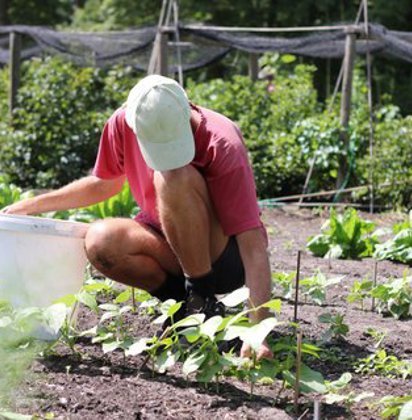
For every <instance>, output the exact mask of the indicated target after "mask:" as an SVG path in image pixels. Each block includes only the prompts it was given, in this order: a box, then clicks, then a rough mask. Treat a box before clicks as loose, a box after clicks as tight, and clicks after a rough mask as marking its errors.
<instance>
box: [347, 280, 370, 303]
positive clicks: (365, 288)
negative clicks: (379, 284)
mask: <svg viewBox="0 0 412 420" xmlns="http://www.w3.org/2000/svg"><path fill="white" fill-rule="evenodd" d="M372 288H373V281H371V280H368V279H363V280H361V281H357V280H355V282H354V283H353V285H352V288H351V290H350V292H349V295H348V298H347V300H348V302H349V303H354V302H360V309H361V310H362V311H363V310H364V301H365V299H367V298H368V297H370V296H371V291H372Z"/></svg>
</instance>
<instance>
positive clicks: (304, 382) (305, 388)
mask: <svg viewBox="0 0 412 420" xmlns="http://www.w3.org/2000/svg"><path fill="white" fill-rule="evenodd" d="M283 376H284V378H285V380H286V381H287V382H288V384H289V385H290V386H292V387H294V386H295V381H296V376H295V374H293V373H292V372H290V371H286V372H283ZM299 389H300V392H303V393H310V392H316V393H318V394H324V393H325V392H327V388H326V386H325V380H324V379H323V376H322V374H321V373H320V372H317V371H315V370H312V369H311V368H310V367H308V366H306V365H304V364H302V365H301V371H300V381H299Z"/></svg>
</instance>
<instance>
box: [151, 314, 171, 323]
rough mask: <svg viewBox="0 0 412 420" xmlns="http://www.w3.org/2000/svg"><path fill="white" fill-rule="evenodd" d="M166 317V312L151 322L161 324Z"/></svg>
mask: <svg viewBox="0 0 412 420" xmlns="http://www.w3.org/2000/svg"><path fill="white" fill-rule="evenodd" d="M168 318H169V317H168V316H167V314H163V315H160V316H158V317H157V318H156V319H155V320H154V321H153V324H156V325H158V324H163V323H164V322H165V321H166V319H168Z"/></svg>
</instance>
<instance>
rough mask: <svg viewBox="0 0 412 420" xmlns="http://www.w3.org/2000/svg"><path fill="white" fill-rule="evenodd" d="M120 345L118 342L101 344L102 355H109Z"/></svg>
mask: <svg viewBox="0 0 412 420" xmlns="http://www.w3.org/2000/svg"><path fill="white" fill-rule="evenodd" d="M121 345H122V342H121V341H119V340H114V341H110V342H108V343H103V344H102V350H103V353H105V354H106V353H110V352H112V351H114V350H116V349H118V348H120V347H121Z"/></svg>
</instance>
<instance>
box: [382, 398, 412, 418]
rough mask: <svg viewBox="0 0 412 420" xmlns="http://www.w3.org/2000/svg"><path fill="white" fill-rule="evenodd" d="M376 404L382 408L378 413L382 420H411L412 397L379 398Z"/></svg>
mask: <svg viewBox="0 0 412 420" xmlns="http://www.w3.org/2000/svg"><path fill="white" fill-rule="evenodd" d="M377 404H378V405H380V406H383V410H382V411H381V412H380V416H381V417H382V418H383V419H395V418H396V419H398V420H410V419H412V395H404V396H401V397H394V396H392V395H387V396H385V397H383V398H381V399H380V400H379V402H378V403H377Z"/></svg>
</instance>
